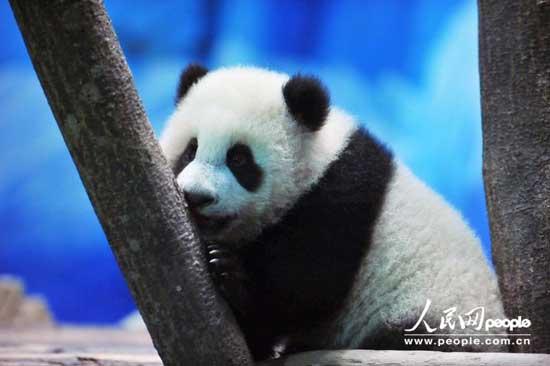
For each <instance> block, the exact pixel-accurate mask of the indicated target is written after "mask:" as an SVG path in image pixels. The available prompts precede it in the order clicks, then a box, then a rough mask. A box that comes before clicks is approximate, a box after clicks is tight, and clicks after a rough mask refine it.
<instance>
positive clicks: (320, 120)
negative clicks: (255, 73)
mask: <svg viewBox="0 0 550 366" xmlns="http://www.w3.org/2000/svg"><path fill="white" fill-rule="evenodd" d="M283 96H284V98H285V103H286V105H287V107H288V111H289V112H290V114H292V116H293V117H294V118H295V119H296V121H298V122H299V123H301V124H302V125H304V126H306V127H307V128H308V129H309V130H310V131H318V130H319V129H320V128H321V127H323V124H324V123H325V120H326V118H327V116H328V112H329V109H330V97H329V94H328V92H327V90H326V89H325V87H324V86H323V84H322V83H321V81H319V79H317V78H316V77H313V76H301V75H296V76H293V77H292V78H291V79H290V80H289V81H288V82H287V83H286V84H285V85H284V86H283Z"/></svg>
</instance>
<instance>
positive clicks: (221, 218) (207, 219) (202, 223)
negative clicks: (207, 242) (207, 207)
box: [191, 210, 236, 236]
mask: <svg viewBox="0 0 550 366" xmlns="http://www.w3.org/2000/svg"><path fill="white" fill-rule="evenodd" d="M191 217H192V219H193V222H194V223H195V225H196V226H197V228H198V229H199V231H200V233H201V234H203V235H208V236H211V235H215V234H218V233H220V232H222V231H223V230H224V229H225V228H227V226H229V224H230V223H231V221H233V220H234V219H235V218H236V216H235V215H203V214H201V213H199V212H197V211H196V210H191Z"/></svg>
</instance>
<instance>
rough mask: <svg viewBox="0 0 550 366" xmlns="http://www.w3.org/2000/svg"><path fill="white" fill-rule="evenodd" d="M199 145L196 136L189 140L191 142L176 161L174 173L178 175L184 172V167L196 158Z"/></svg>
mask: <svg viewBox="0 0 550 366" xmlns="http://www.w3.org/2000/svg"><path fill="white" fill-rule="evenodd" d="M198 147H199V144H198V142H197V139H196V138H192V139H191V140H189V143H188V144H187V147H186V148H185V150H184V151H183V153H182V154H181V156H180V157H179V159H178V161H177V162H176V165H175V166H174V174H176V175H178V174H179V173H181V172H182V170H183V169H185V167H186V166H187V165H189V163H191V162H192V161H193V159H195V155H196V154H197V148H198Z"/></svg>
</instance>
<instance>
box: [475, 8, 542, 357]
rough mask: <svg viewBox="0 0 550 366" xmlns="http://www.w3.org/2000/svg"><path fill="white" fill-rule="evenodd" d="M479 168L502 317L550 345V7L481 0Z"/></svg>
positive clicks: (534, 348) (535, 341)
mask: <svg viewBox="0 0 550 366" xmlns="http://www.w3.org/2000/svg"><path fill="white" fill-rule="evenodd" d="M479 31H480V34H479V36H480V38H479V39H480V44H479V48H480V50H479V53H480V72H481V94H482V95H481V96H482V111H483V173H484V179H485V190H486V196H487V204H488V208H489V219H490V223H491V238H492V243H493V259H494V262H495V267H496V271H497V274H498V277H499V284H500V288H501V291H502V294H503V297H504V305H505V310H506V313H507V315H508V317H513V318H515V317H518V316H521V317H523V318H528V319H529V320H530V321H531V323H532V325H531V327H530V328H527V329H525V328H524V329H518V330H517V332H519V333H531V334H532V337H531V344H530V345H521V346H519V345H515V346H513V349H514V350H515V351H522V352H547V353H550V7H549V6H548V1H542V0H521V1H520V0H506V1H504V0H479Z"/></svg>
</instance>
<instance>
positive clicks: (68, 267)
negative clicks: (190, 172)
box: [0, 0, 490, 323]
mask: <svg viewBox="0 0 550 366" xmlns="http://www.w3.org/2000/svg"><path fill="white" fill-rule="evenodd" d="M106 5H107V8H108V10H109V12H110V14H111V17H112V19H113V23H114V26H115V30H116V31H117V33H118V35H119V38H120V41H121V43H122V47H123V48H124V51H125V53H126V56H127V58H128V61H129V63H130V66H131V69H132V72H133V74H134V77H135V81H136V83H137V87H138V90H139V92H140V95H141V97H142V99H143V102H144V104H145V107H146V109H147V112H148V113H149V117H150V119H151V121H152V122H153V124H154V127H155V130H156V131H157V132H158V131H160V129H161V128H162V125H163V121H164V120H165V119H166V118H167V116H168V115H169V114H170V112H171V111H172V102H173V97H174V91H175V85H176V81H177V77H178V74H179V72H180V71H181V69H182V68H183V67H184V66H185V65H186V64H187V63H188V62H190V61H201V62H202V63H204V64H205V65H207V66H209V67H211V68H214V67H217V66H221V65H234V64H254V65H259V66H265V67H270V68H273V69H277V70H282V71H286V72H288V73H293V72H297V71H302V72H307V73H314V74H318V75H319V76H320V77H321V78H322V79H323V80H324V81H325V82H326V84H327V85H328V87H329V89H330V90H331V92H332V97H333V100H334V102H335V103H336V104H338V105H339V106H341V107H343V108H345V109H347V110H349V111H350V112H352V113H353V114H354V115H356V116H357V117H358V118H359V119H360V120H361V121H363V123H364V124H365V125H366V126H367V127H368V128H369V129H371V131H373V132H374V133H375V134H377V135H378V136H379V137H380V138H381V139H382V140H383V141H385V142H387V143H388V144H389V145H390V146H392V147H393V148H394V150H395V151H396V152H397V154H398V155H399V156H400V157H401V159H402V160H404V161H405V162H406V163H408V164H409V165H410V166H411V167H412V169H413V170H414V171H415V172H416V173H417V174H418V175H419V176H420V177H422V178H423V179H424V180H426V181H427V182H428V183H429V184H430V185H431V186H432V187H434V188H435V189H436V190H437V191H439V192H440V193H442V194H443V195H444V196H445V197H446V198H447V199H448V200H449V201H450V202H451V203H452V204H454V205H455V206H456V207H458V208H459V210H460V211H461V212H462V213H463V215H464V216H465V217H466V219H467V220H468V222H469V223H470V224H471V225H472V226H473V227H474V229H475V231H476V232H477V234H478V235H479V236H480V237H481V239H482V241H483V246H484V250H485V252H486V253H489V246H490V243H489V235H488V228H487V220H486V212H485V206H484V195H483V187H482V179H481V136H480V134H481V128H480V107H479V90H478V89H479V85H478V84H479V80H478V71H477V33H476V31H477V15H476V4H475V0H408V1H403V0H384V1H381V0H371V1H360V0H357V1H292V0H284V1H281V0H272V1H252V0H251V1H244V0H237V1H233V0H231V1H230V0H226V1H223V0H219V1H218V0H209V1H204V2H196V1H177V2H176V1H163V2H152V1H145V0H140V1H132V2H130V1H122V0H118V1H117V0H110V1H109V0H107V1H106ZM0 39H1V43H0V273H11V274H16V275H18V276H21V277H22V278H23V279H24V280H25V281H26V284H27V287H28V290H29V291H30V292H34V293H41V294H43V295H45V296H46V298H47V299H48V301H49V303H50V305H51V308H52V309H53V312H54V313H55V316H56V317H57V319H58V320H60V321H64V322H94V323H109V322H114V321H117V320H119V319H120V318H121V317H122V316H124V315H125V314H127V313H128V312H129V311H131V310H132V309H133V302H132V299H131V297H130V296H129V294H128V291H127V289H126V285H125V284H124V281H123V279H122V277H121V274H120V272H119V270H118V268H117V266H116V264H115V262H114V259H113V256H112V254H111V253H110V250H109V248H108V245H107V243H106V240H105V237H104V235H103V232H102V230H101V228H100V226H99V224H98V221H97V219H96V217H95V216H94V213H93V210H92V208H91V205H90V203H89V200H88V198H87V196H86V194H85V192H84V189H83V188H82V185H81V182H80V179H79V177H78V175H77V173H76V169H75V168H74V166H73V163H72V161H71V160H70V157H69V154H68V152H67V150H66V148H65V146H64V144H63V141H62V138H61V135H60V133H59V131H58V130H57V126H56V124H55V122H54V120H53V117H52V115H51V112H50V110H49V108H48V105H47V102H46V99H45V97H44V95H43V92H42V89H41V88H40V85H39V83H38V81H37V78H36V76H35V74H34V71H33V69H32V66H31V64H30V61H29V59H28V56H27V53H26V50H25V48H24V45H23V42H22V39H21V36H20V34H19V31H18V29H17V27H16V25H15V21H14V19H13V16H12V14H11V10H10V9H9V6H8V5H7V2H5V1H2V2H0Z"/></svg>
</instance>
